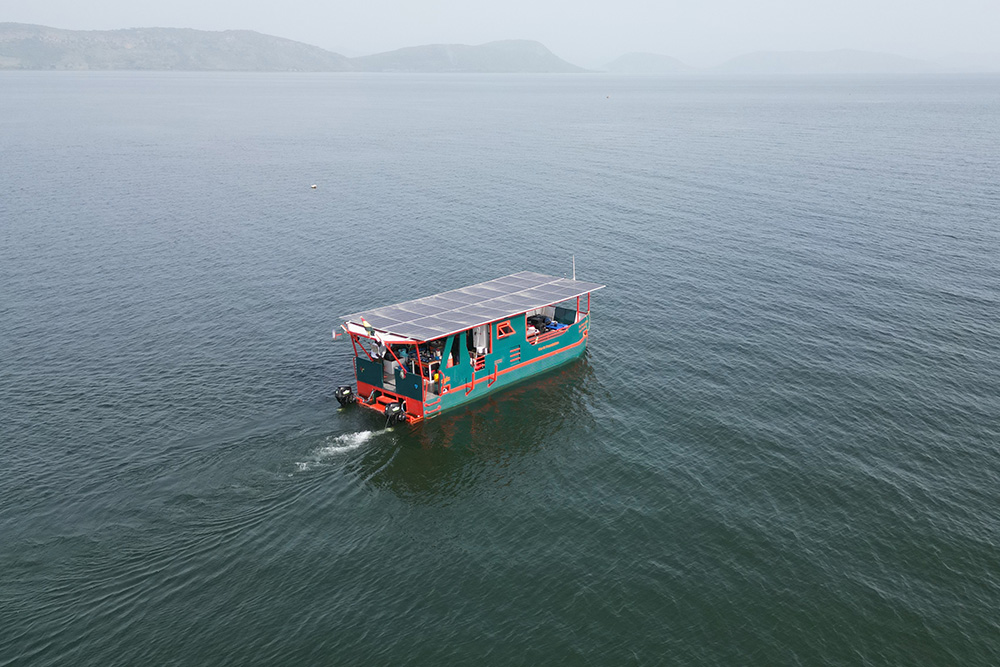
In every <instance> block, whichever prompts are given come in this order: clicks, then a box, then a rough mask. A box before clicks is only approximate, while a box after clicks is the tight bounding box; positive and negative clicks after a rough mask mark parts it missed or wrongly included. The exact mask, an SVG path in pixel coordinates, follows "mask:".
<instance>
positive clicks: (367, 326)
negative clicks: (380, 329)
mask: <svg viewBox="0 0 1000 667" xmlns="http://www.w3.org/2000/svg"><path fill="white" fill-rule="evenodd" d="M361 326H363V327H364V328H365V331H367V332H368V335H369V336H371V337H372V338H374V339H375V340H380V339H379V337H378V335H377V334H376V333H375V327H373V326H372V325H371V324H369V323H368V320H366V319H365V318H363V317H362V318H361Z"/></svg>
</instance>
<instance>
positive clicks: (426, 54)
mask: <svg viewBox="0 0 1000 667" xmlns="http://www.w3.org/2000/svg"><path fill="white" fill-rule="evenodd" d="M351 61H352V62H353V64H354V66H355V68H356V69H357V70H359V71H363V72H496V73H499V72H585V71H586V70H584V69H583V68H582V67H577V66H576V65H572V64H570V63H568V62H566V61H565V60H563V59H562V58H560V57H558V56H557V55H555V54H554V53H552V52H551V51H549V50H548V49H547V48H545V46H544V45H542V44H539V43H538V42H532V41H528V40H504V41H500V42H489V43H487V44H481V45H479V46H466V45H464V44H429V45H427V46H410V47H407V48H404V49H397V50H396V51H387V52H385V53H376V54H374V55H371V56H361V57H358V58H352V59H351Z"/></svg>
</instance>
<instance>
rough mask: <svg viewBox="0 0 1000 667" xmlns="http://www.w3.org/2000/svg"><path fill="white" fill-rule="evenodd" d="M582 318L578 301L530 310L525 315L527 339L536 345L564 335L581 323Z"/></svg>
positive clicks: (525, 334)
mask: <svg viewBox="0 0 1000 667" xmlns="http://www.w3.org/2000/svg"><path fill="white" fill-rule="evenodd" d="M580 318H581V313H580V310H579V302H578V300H576V299H574V300H573V301H564V302H562V303H559V304H555V305H552V306H544V307H542V308H535V309H534V310H529V311H528V312H526V313H525V314H524V336H525V339H527V341H528V342H529V343H530V344H532V345H536V344H537V343H539V342H541V341H543V340H549V339H550V338H554V337H556V336H558V335H560V334H562V333H563V332H564V331H566V330H567V329H568V328H569V327H570V326H572V325H573V324H576V323H577V322H579V321H580Z"/></svg>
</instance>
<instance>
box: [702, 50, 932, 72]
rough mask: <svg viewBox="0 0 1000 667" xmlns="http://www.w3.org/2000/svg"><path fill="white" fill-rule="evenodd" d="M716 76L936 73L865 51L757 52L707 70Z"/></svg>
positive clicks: (917, 64)
mask: <svg viewBox="0 0 1000 667" xmlns="http://www.w3.org/2000/svg"><path fill="white" fill-rule="evenodd" d="M710 71H711V72H714V73H720V74H917V73H927V72H937V71H940V68H939V67H938V66H937V65H934V64H933V63H929V62H924V61H922V60H914V59H912V58H904V57H903V56H897V55H893V54H890V53H874V52H869V51H851V50H840V51H759V52H757V53H748V54H746V55H743V56H737V57H736V58H733V59H732V60H729V61H727V62H725V63H723V64H722V65H719V66H718V67H715V68H712V70H710Z"/></svg>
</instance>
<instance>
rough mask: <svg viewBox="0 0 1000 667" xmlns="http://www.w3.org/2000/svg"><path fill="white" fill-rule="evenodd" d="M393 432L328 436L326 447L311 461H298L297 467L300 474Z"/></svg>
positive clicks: (383, 431) (315, 454) (315, 453)
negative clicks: (381, 435) (377, 437)
mask: <svg viewBox="0 0 1000 667" xmlns="http://www.w3.org/2000/svg"><path fill="white" fill-rule="evenodd" d="M391 430H392V429H382V430H381V431H357V432H355V433H342V434H341V435H337V436H333V435H328V436H327V437H326V440H325V444H324V446H322V447H320V448H319V449H317V450H316V451H314V452H313V455H312V457H311V458H310V460H308V461H298V462H296V464H295V466H296V468H297V469H298V470H299V471H300V472H301V471H305V470H309V469H311V468H315V467H316V466H318V465H320V464H321V463H323V462H324V461H326V460H327V459H330V458H334V457H336V456H339V455H341V454H346V453H347V452H351V451H354V450H355V449H358V448H359V447H361V446H362V445H364V444H365V443H366V442H369V441H370V440H371V439H372V438H374V437H375V436H377V435H380V434H382V433H385V432H387V431H391Z"/></svg>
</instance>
